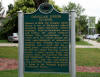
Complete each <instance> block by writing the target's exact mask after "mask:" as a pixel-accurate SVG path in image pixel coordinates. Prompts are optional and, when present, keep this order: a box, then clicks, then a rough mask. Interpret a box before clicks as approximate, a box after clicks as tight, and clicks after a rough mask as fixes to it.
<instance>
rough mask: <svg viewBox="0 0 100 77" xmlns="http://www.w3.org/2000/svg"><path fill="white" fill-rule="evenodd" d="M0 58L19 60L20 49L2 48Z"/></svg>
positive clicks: (0, 48)
mask: <svg viewBox="0 0 100 77" xmlns="http://www.w3.org/2000/svg"><path fill="white" fill-rule="evenodd" d="M0 58H10V59H18V47H0Z"/></svg>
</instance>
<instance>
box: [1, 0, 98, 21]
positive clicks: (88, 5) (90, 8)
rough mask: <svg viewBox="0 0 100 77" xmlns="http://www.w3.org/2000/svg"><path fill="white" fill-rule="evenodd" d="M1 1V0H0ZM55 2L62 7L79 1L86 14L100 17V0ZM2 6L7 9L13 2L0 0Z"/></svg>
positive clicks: (61, 0) (60, 0) (62, 0)
mask: <svg viewBox="0 0 100 77" xmlns="http://www.w3.org/2000/svg"><path fill="white" fill-rule="evenodd" d="M0 1H1V0H0ZM54 1H55V3H56V4H57V5H58V6H60V7H62V6H64V5H67V4H68V2H70V1H71V2H75V3H79V4H80V5H81V6H82V7H83V8H85V12H84V14H86V15H88V16H96V18H97V19H98V18H99V17H100V7H99V6H100V0H54ZM2 3H3V6H4V7H5V8H6V9H7V6H8V4H10V3H12V4H14V0H2Z"/></svg>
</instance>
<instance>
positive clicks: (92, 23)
mask: <svg viewBox="0 0 100 77" xmlns="http://www.w3.org/2000/svg"><path fill="white" fill-rule="evenodd" d="M95 33H96V26H95V17H89V19H88V34H95Z"/></svg>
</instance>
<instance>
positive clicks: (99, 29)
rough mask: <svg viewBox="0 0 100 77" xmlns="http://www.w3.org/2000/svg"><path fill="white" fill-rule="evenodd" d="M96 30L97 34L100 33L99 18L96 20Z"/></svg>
mask: <svg viewBox="0 0 100 77" xmlns="http://www.w3.org/2000/svg"><path fill="white" fill-rule="evenodd" d="M96 31H97V33H98V34H100V19H99V20H98V23H97V24H96Z"/></svg>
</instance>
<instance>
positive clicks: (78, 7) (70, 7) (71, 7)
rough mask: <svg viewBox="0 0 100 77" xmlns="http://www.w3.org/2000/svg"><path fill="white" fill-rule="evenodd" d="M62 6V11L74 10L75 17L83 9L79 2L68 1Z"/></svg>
mask: <svg viewBox="0 0 100 77" xmlns="http://www.w3.org/2000/svg"><path fill="white" fill-rule="evenodd" d="M63 8H64V9H63V10H64V11H68V12H70V11H72V10H75V12H76V15H77V17H79V16H80V15H81V14H82V13H83V12H84V11H85V9H84V8H82V6H81V5H80V4H76V3H73V2H69V3H68V5H67V6H64V7H63Z"/></svg>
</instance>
